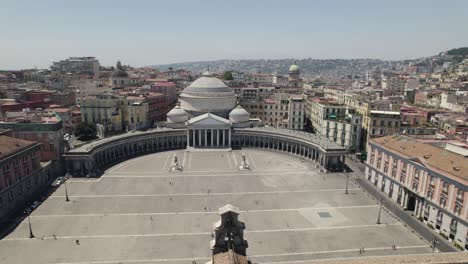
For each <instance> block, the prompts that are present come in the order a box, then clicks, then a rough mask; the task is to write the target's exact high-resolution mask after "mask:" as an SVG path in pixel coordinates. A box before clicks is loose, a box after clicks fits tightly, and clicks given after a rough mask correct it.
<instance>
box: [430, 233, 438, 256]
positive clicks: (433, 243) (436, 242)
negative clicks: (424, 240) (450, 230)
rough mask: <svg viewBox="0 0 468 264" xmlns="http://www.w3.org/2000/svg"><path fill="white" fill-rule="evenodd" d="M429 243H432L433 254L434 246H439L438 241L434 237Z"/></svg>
mask: <svg viewBox="0 0 468 264" xmlns="http://www.w3.org/2000/svg"><path fill="white" fill-rule="evenodd" d="M431 242H432V253H434V252H435V249H436V245H437V244H439V240H437V238H436V237H434V239H433V240H432V241H431Z"/></svg>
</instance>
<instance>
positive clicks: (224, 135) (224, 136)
mask: <svg viewBox="0 0 468 264" xmlns="http://www.w3.org/2000/svg"><path fill="white" fill-rule="evenodd" d="M225 142H226V129H223V142H222V146H223V147H224V145H225V144H224V143H225Z"/></svg>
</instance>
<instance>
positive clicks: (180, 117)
mask: <svg viewBox="0 0 468 264" xmlns="http://www.w3.org/2000/svg"><path fill="white" fill-rule="evenodd" d="M188 117H189V115H188V113H187V112H185V110H184V109H182V108H180V105H177V106H176V107H174V108H172V110H171V111H169V113H167V121H168V122H173V123H179V122H185V121H187V120H188Z"/></svg>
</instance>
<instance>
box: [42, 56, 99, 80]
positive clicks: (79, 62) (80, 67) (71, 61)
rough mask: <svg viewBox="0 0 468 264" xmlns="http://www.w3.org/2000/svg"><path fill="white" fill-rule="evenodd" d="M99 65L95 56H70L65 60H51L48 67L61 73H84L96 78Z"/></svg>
mask: <svg viewBox="0 0 468 264" xmlns="http://www.w3.org/2000/svg"><path fill="white" fill-rule="evenodd" d="M99 67H100V64H99V60H98V59H96V58H95V57H70V58H68V59H65V60H61V61H57V62H53V65H52V66H51V67H50V68H51V70H52V71H58V72H61V73H75V74H80V73H86V74H89V75H91V76H93V77H94V78H95V79H97V78H99Z"/></svg>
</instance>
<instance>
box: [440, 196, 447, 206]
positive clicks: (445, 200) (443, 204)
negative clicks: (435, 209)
mask: <svg viewBox="0 0 468 264" xmlns="http://www.w3.org/2000/svg"><path fill="white" fill-rule="evenodd" d="M439 203H440V206H442V207H445V205H447V199H445V197H440V202H439Z"/></svg>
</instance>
